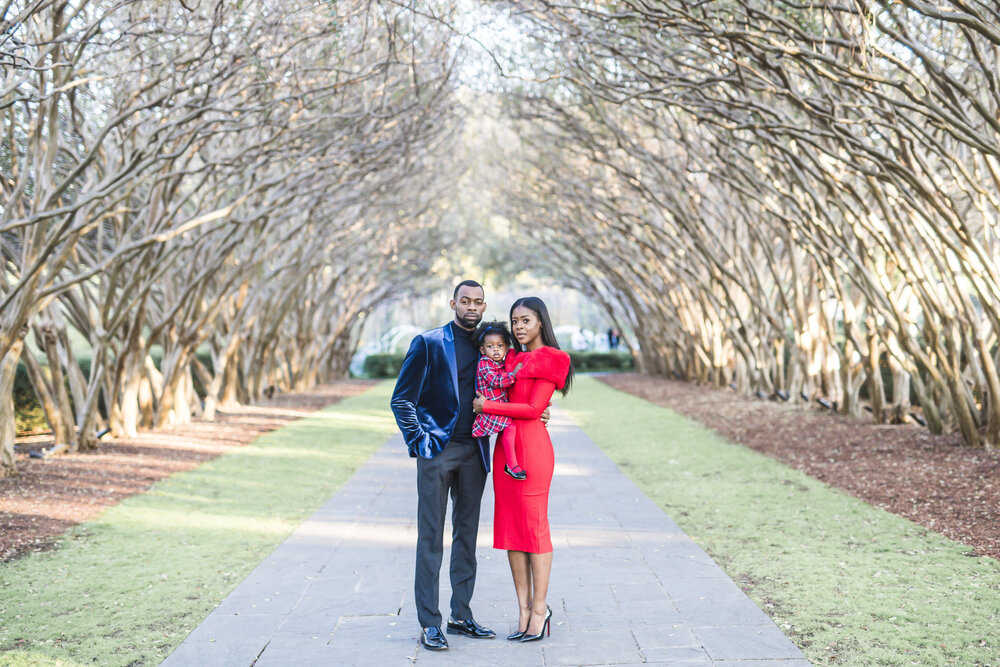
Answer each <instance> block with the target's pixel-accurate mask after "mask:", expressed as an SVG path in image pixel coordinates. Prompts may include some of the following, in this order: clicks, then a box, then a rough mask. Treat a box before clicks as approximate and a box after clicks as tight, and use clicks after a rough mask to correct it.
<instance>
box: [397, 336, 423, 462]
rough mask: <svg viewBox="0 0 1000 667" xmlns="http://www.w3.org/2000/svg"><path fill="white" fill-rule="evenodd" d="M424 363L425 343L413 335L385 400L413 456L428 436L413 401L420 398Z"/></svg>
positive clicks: (415, 402)
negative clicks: (390, 396)
mask: <svg viewBox="0 0 1000 667" xmlns="http://www.w3.org/2000/svg"><path fill="white" fill-rule="evenodd" d="M427 363H428V362H427V343H426V341H424V339H423V336H417V337H415V338H414V339H413V341H412V342H411V343H410V349H409V350H407V352H406V357H405V358H404V359H403V367H402V368H401V369H400V371H399V377H398V378H397V379H396V388H395V389H394V390H393V392H392V398H391V399H390V401H389V407H390V408H391V409H392V414H393V416H394V417H395V418H396V425H397V426H399V430H400V431H402V433H403V440H404V441H405V442H406V448H407V449H408V450H409V451H410V456H416V455H417V450H418V448H419V447H420V444H421V443H425V442H426V441H427V438H428V435H427V432H426V431H425V430H424V428H423V427H422V426H421V425H420V419H419V418H418V417H417V401H418V400H419V399H420V390H421V389H422V388H423V384H424V378H425V377H426V375H427Z"/></svg>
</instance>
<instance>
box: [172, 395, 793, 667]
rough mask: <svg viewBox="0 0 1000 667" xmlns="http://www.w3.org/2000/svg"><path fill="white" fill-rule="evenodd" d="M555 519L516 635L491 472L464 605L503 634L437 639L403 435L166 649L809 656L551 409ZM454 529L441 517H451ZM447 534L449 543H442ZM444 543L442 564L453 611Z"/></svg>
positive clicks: (185, 656) (188, 658) (257, 661)
mask: <svg viewBox="0 0 1000 667" xmlns="http://www.w3.org/2000/svg"><path fill="white" fill-rule="evenodd" d="M550 432H551V433H552V437H553V442H554V445H555V450H556V468H555V477H554V479H553V482H552V493H551V496H550V508H549V519H550V523H551V525H552V530H553V533H552V541H553V544H554V548H555V554H554V558H553V570H552V581H551V585H550V588H549V603H550V605H551V607H552V609H553V611H554V615H553V619H552V620H553V625H552V635H551V637H548V638H546V639H544V640H542V641H540V642H534V643H532V644H525V645H519V644H517V643H516V642H508V641H505V640H504V639H503V637H504V636H506V635H507V634H508V633H509V632H512V631H513V629H514V628H515V625H516V623H517V605H516V601H515V598H514V590H513V585H512V584H511V581H510V572H509V570H508V569H507V563H506V556H505V554H504V553H503V552H500V551H495V550H494V549H492V548H491V544H492V516H493V492H492V486H491V485H490V484H489V483H487V488H486V493H485V494H484V499H483V518H482V525H481V528H480V533H479V535H480V539H479V543H480V544H479V551H478V554H479V556H478V557H479V575H478V579H477V584H476V594H475V597H474V598H473V610H474V611H475V614H476V619H477V620H478V621H479V622H480V623H482V624H484V625H486V626H487V627H490V628H493V629H494V630H496V632H497V635H499V638H498V639H495V640H475V639H468V638H466V637H460V636H455V635H448V641H449V642H450V644H451V648H450V649H449V650H448V651H443V652H436V653H431V652H429V651H426V650H424V649H423V648H420V647H419V645H418V642H417V639H418V634H419V628H418V627H417V619H416V612H415V610H414V608H413V582H412V577H413V550H414V545H415V543H416V527H415V513H416V512H415V502H416V481H415V479H416V474H415V471H414V463H413V461H412V460H411V459H410V458H409V457H407V455H406V449H405V447H404V446H403V444H402V441H401V440H400V439H399V438H398V437H397V438H393V439H391V440H390V441H389V442H387V443H386V444H385V446H383V447H382V448H381V449H380V450H379V451H378V452H377V453H376V454H375V455H374V456H373V457H372V458H371V459H370V460H369V461H368V462H367V463H366V464H365V465H364V466H363V467H362V468H361V469H360V470H359V471H358V472H357V474H355V475H354V477H352V478H351V480H350V481H349V482H348V483H347V484H346V485H345V486H344V488H343V489H341V491H340V492H339V493H337V494H336V495H335V496H334V497H333V498H331V499H330V501H329V502H328V503H327V504H326V505H325V506H324V507H323V508H322V509H320V510H319V511H318V512H316V513H315V514H314V515H313V516H312V517H310V518H309V519H308V520H307V521H306V522H305V523H303V524H302V525H301V526H300V527H299V528H298V529H297V530H296V531H295V532H294V533H293V534H292V536H291V537H289V538H288V540H287V541H285V542H284V543H283V544H281V545H280V546H279V547H278V548H277V549H276V550H275V551H274V553H273V554H271V556H269V557H268V558H267V559H266V560H265V561H264V562H263V563H261V564H260V566H259V567H258V568H257V569H256V570H254V571H253V572H252V573H251V574H250V575H249V576H248V577H247V578H246V579H245V580H244V581H243V582H242V583H241V584H240V585H239V586H238V587H237V588H236V590H234V591H233V593H232V594H231V595H230V596H229V597H227V598H226V599H225V600H224V601H223V602H222V604H220V605H219V607H218V608H216V610H215V611H214V612H212V614H210V615H209V616H208V618H206V619H205V621H204V622H202V624H201V625H199V626H198V628H196V629H195V631H194V632H192V633H191V635H190V636H189V637H188V638H187V639H186V640H185V641H184V643H183V644H181V646H179V647H178V648H177V650H176V651H174V653H173V654H172V655H171V656H170V657H168V658H167V660H166V661H165V662H164V663H163V664H164V665H168V666H169V667H188V666H190V665H213V666H214V665H233V666H238V667H247V666H249V665H256V666H257V667H273V666H280V667H287V666H293V665H294V666H302V665H372V666H375V665H378V666H381V665H410V664H412V663H414V662H416V663H418V664H427V665H435V666H437V665H463V666H472V665H609V664H615V665H622V664H625V665H631V664H650V663H653V664H656V663H664V664H672V665H688V664H690V665H705V664H712V665H727V666H729V665H770V666H778V665H781V666H784V667H802V666H806V665H809V662H808V661H807V660H805V658H804V657H803V655H802V653H801V652H800V651H799V650H798V649H797V648H796V647H795V646H794V645H793V644H792V643H791V642H790V641H788V639H787V638H786V637H785V636H784V635H783V634H782V633H781V631H780V630H779V629H778V628H777V627H776V626H775V625H774V624H773V623H772V622H771V620H770V619H769V618H768V617H767V616H766V615H765V614H764V613H763V612H762V611H761V610H760V609H759V608H758V607H757V606H756V605H755V604H754V603H753V602H752V601H751V600H750V599H749V598H748V597H746V595H744V594H743V592H742V591H740V589H739V587H737V586H736V584H734V583H733V582H732V580H730V579H729V578H728V577H727V576H726V575H725V574H724V573H723V572H722V570H721V569H719V567H718V566H717V565H716V564H715V563H714V562H713V561H712V560H711V559H710V558H709V557H708V556H707V555H706V554H705V552H704V551H702V550H701V548H699V547H698V546H697V545H696V544H695V543H694V542H692V541H691V539H690V538H688V537H687V536H686V535H685V534H684V533H683V532H682V531H681V530H680V529H679V528H678V527H677V525H676V524H675V523H674V522H673V521H672V520H671V519H670V518H669V517H668V516H667V515H666V514H664V513H663V511H662V510H660V509H659V508H658V507H657V506H656V505H654V504H653V502H652V501H650V500H649V499H648V498H647V497H646V496H644V495H643V494H642V493H641V492H640V491H639V490H638V489H637V488H636V487H635V485H634V484H632V482H631V481H629V480H628V479H627V478H626V477H625V476H624V475H623V474H622V473H621V472H619V470H618V469H617V468H616V467H615V465H614V464H613V463H612V462H611V461H610V460H609V459H608V458H607V457H606V456H605V455H604V454H603V452H601V450H600V449H598V447H597V446H596V445H594V443H593V442H591V440H590V439H589V438H588V437H587V436H586V435H585V434H584V433H583V432H582V431H581V430H579V429H578V428H576V427H575V426H573V425H572V424H571V423H570V422H569V421H568V420H566V419H565V417H564V416H563V415H561V414H559V413H558V412H557V413H556V415H555V418H554V419H553V420H552V422H551V424H550ZM446 532H448V531H446ZM446 546H447V545H446ZM447 558H448V553H447V550H446V553H445V566H444V568H443V569H442V576H441V586H442V592H441V603H442V605H443V606H442V612H443V613H444V614H445V616H447V614H448V608H447V604H448V599H449V596H450V590H449V589H448V575H447Z"/></svg>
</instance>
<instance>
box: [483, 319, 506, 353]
mask: <svg viewBox="0 0 1000 667" xmlns="http://www.w3.org/2000/svg"><path fill="white" fill-rule="evenodd" d="M487 336H500V337H501V338H503V342H504V343H505V344H506V345H507V347H513V346H514V339H513V338H512V337H511V335H510V329H508V328H507V323H506V322H501V321H499V320H493V321H492V322H484V323H483V324H481V325H480V326H479V330H478V331H476V341H477V342H478V343H479V347H482V346H483V341H484V340H486V337H487Z"/></svg>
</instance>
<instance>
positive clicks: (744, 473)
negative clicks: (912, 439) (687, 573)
mask: <svg viewBox="0 0 1000 667" xmlns="http://www.w3.org/2000/svg"><path fill="white" fill-rule="evenodd" d="M562 405H563V407H565V408H566V409H567V410H569V412H570V415H571V416H572V418H573V419H574V420H575V421H576V422H577V423H578V424H579V425H580V426H581V427H583V428H584V430H585V431H586V432H587V434H588V435H589V436H590V437H591V438H593V440H594V441H595V442H596V443H597V444H598V445H599V446H600V447H601V448H602V449H603V450H604V451H605V452H606V453H607V454H608V456H610V457H611V458H612V460H614V461H615V463H617V464H618V465H619V466H620V467H621V469H622V470H623V471H624V472H625V473H626V474H627V475H628V476H629V477H630V478H631V479H632V480H633V481H634V482H635V483H636V484H637V485H638V486H639V488H641V489H642V490H643V491H644V492H645V493H646V494H647V495H648V496H649V497H650V498H652V499H653V500H654V501H655V502H657V503H658V504H659V505H660V506H661V507H662V508H663V509H664V511H666V512H667V513H668V514H669V515H670V516H671V517H673V519H674V520H675V521H676V522H677V523H678V524H679V525H680V526H681V528H683V529H684V530H685V532H687V533H688V535H690V536H691V537H692V538H693V539H694V540H695V541H696V542H698V544H700V545H701V546H702V547H703V548H704V549H705V550H706V551H707V552H708V553H709V554H710V555H711V556H712V557H713V558H714V559H715V560H716V561H717V562H718V563H719V564H720V565H721V566H722V567H723V569H725V571H726V572H727V573H728V574H729V575H730V576H731V577H733V579H734V580H736V581H737V582H738V583H740V585H741V586H742V587H743V588H744V590H746V591H747V593H748V594H749V595H750V597H751V598H753V599H754V600H755V601H756V602H757V603H758V604H759V605H760V606H761V607H762V608H763V609H764V610H765V611H766V612H767V613H768V614H769V615H770V616H771V617H772V618H773V619H774V621H775V622H776V623H777V625H778V626H779V627H780V628H782V629H783V631H784V632H785V633H786V634H787V635H788V636H789V637H790V638H791V639H792V640H793V641H795V643H796V644H798V645H799V647H801V648H802V650H803V651H804V652H805V654H806V656H807V657H808V658H809V659H810V660H811V661H812V662H814V663H815V664H819V665H825V664H830V665H952V664H954V665H1000V561H997V560H995V559H992V558H988V557H973V556H969V555H967V554H969V553H970V552H971V549H970V548H968V547H966V546H963V545H961V544H958V543H956V542H953V541H950V540H948V539H946V538H944V537H942V536H941V535H939V534H937V533H934V532H932V531H929V530H927V529H925V528H923V527H921V526H918V525H916V524H914V523H912V522H910V521H908V520H907V519H903V518H901V517H898V516H895V515H893V514H890V513H888V512H885V511H882V510H879V509H876V508H873V507H871V506H869V505H867V504H865V503H863V502H861V501H860V500H857V499H855V498H853V497H851V496H848V495H847V494H845V493H843V492H841V491H839V490H836V489H833V488H830V487H828V486H826V485H824V484H822V483H821V482H818V481H816V480H814V479H812V478H810V477H808V476H806V475H804V474H803V473H800V472H798V471H796V470H793V469H791V468H789V467H787V466H785V465H784V464H782V463H779V462H777V461H775V460H773V459H770V458H768V457H766V456H763V455H762V454H758V453H757V452H754V451H752V450H750V449H747V448H745V447H741V446H738V445H734V444H731V443H729V442H727V441H725V440H724V439H723V438H722V437H721V436H719V435H717V434H716V433H714V432H712V431H710V430H708V429H705V428H704V427H702V426H700V425H699V424H697V423H695V422H692V421H690V420H688V419H685V418H684V417H681V416H679V415H677V414H676V413H674V412H672V411H670V410H668V409H666V408H662V407H659V406H656V405H653V404H651V403H649V402H646V401H644V400H641V399H638V398H635V397H633V396H630V395H628V394H625V393H622V392H619V391H616V390H614V389H611V388H610V387H608V386H606V385H604V384H602V383H600V382H598V381H596V380H594V379H592V378H586V377H581V378H580V379H579V381H578V382H577V384H576V385H575V386H574V388H573V391H572V393H570V395H569V397H567V399H566V400H565V401H563V402H562ZM902 474H905V473H902Z"/></svg>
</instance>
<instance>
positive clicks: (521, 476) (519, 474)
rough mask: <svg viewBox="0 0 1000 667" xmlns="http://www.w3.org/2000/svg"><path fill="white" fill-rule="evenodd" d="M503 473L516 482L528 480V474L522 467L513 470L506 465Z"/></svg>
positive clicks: (515, 467)
mask: <svg viewBox="0 0 1000 667" xmlns="http://www.w3.org/2000/svg"><path fill="white" fill-rule="evenodd" d="M503 471H504V472H505V473H507V474H508V475H510V476H511V477H513V478H514V479H516V480H520V481H524V480H526V479H528V473H527V472H525V471H524V468H522V467H521V466H514V469H513V470H511V469H510V466H508V465H505V466H504V467H503Z"/></svg>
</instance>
